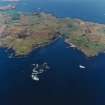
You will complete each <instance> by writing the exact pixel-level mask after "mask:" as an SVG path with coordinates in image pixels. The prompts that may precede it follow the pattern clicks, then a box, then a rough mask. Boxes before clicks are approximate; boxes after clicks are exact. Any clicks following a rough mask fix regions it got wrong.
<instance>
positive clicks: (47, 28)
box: [0, 10, 105, 57]
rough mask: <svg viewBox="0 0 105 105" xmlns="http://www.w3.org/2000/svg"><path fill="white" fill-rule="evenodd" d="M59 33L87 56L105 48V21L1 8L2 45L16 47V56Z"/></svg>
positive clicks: (42, 44)
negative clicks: (101, 22)
mask: <svg viewBox="0 0 105 105" xmlns="http://www.w3.org/2000/svg"><path fill="white" fill-rule="evenodd" d="M59 37H60V38H61V37H62V38H64V40H65V42H66V43H68V44H69V45H71V44H72V46H75V47H76V48H78V49H79V50H81V51H82V52H83V53H84V54H85V55H86V56H88V57H91V56H96V55H98V54H99V53H100V52H104V51H105V25H104V24H99V23H93V22H87V21H83V20H80V19H72V18H58V17H56V16H54V15H52V14H50V13H45V12H34V13H23V12H18V11H16V10H10V11H8V12H7V11H0V47H2V48H8V49H13V50H14V51H15V54H16V56H21V55H27V54H29V53H30V52H31V51H32V50H33V49H35V48H39V47H41V46H45V45H48V44H50V43H51V42H53V41H54V40H56V39H57V38H59Z"/></svg>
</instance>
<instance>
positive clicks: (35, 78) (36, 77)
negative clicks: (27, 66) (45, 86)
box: [31, 74, 39, 81]
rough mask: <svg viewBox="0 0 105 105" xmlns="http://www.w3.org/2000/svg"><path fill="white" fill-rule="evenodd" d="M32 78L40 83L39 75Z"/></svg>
mask: <svg viewBox="0 0 105 105" xmlns="http://www.w3.org/2000/svg"><path fill="white" fill-rule="evenodd" d="M31 77H32V79H33V80H35V81H39V77H38V76H37V75H34V74H32V75H31Z"/></svg>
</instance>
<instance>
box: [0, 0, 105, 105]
mask: <svg viewBox="0 0 105 105" xmlns="http://www.w3.org/2000/svg"><path fill="white" fill-rule="evenodd" d="M16 6H17V10H18V11H24V12H36V11H37V12H41V11H42V12H48V13H52V14H53V15H55V16H57V17H60V18H65V17H71V18H79V19H82V20H85V21H91V22H97V23H101V24H105V1H104V0H94V1H92V0H91V1H90V0H78V1H76V0H66V1H63V0H61V1H60V0H59V1H57V0H39V1H38V0H23V1H21V2H19V3H18V4H17V5H16ZM43 62H47V63H48V65H49V66H50V69H49V70H47V71H46V72H43V73H42V74H41V75H39V78H40V80H39V81H34V80H32V78H31V73H32V69H33V65H32V64H42V63H43ZM79 65H83V66H85V68H80V66H79ZM0 105H105V54H104V53H100V54H99V55H98V56H96V57H91V58H88V57H86V56H85V55H84V54H83V53H82V52H81V51H79V50H77V49H76V48H70V47H69V46H68V44H66V43H65V42H64V40H63V39H62V38H60V39H58V40H56V41H55V42H54V43H52V44H50V45H48V46H46V47H43V48H39V49H35V50H33V51H32V52H31V53H30V54H28V55H27V56H25V57H18V58H16V57H13V58H10V57H9V52H8V51H7V49H4V48H1V49H0Z"/></svg>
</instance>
